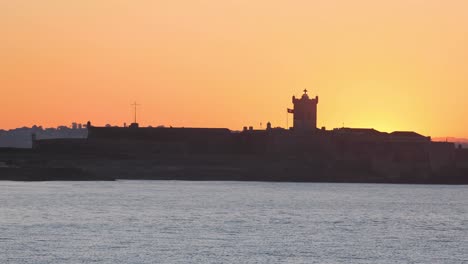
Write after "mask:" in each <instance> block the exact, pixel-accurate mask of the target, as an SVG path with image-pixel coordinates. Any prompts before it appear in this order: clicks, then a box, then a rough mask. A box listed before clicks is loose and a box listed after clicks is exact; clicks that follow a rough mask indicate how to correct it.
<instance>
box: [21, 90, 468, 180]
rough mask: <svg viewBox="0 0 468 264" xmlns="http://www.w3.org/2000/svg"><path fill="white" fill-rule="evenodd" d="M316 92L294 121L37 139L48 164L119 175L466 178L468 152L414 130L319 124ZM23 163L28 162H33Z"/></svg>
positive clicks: (96, 130)
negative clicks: (240, 127) (232, 127)
mask: <svg viewBox="0 0 468 264" xmlns="http://www.w3.org/2000/svg"><path fill="white" fill-rule="evenodd" d="M318 102H319V98H318V96H316V97H315V98H310V97H309V95H308V91H307V90H304V93H303V95H302V96H301V97H300V98H296V97H294V96H293V97H292V103H293V105H294V108H293V109H288V112H289V113H291V114H293V121H294V123H293V127H291V128H288V129H284V128H273V127H272V126H271V124H270V123H268V124H267V127H266V129H261V130H258V129H253V128H252V127H249V128H247V127H244V129H243V130H242V131H231V130H229V129H226V128H175V127H174V128H173V127H156V128H153V127H139V125H138V123H137V122H136V117H135V122H133V123H132V124H131V125H130V126H129V127H96V126H93V125H92V124H91V122H88V125H87V128H88V137H87V138H86V139H43V140H41V139H37V138H35V136H33V149H32V150H31V153H32V154H31V155H32V157H33V158H31V160H32V161H34V160H35V159H37V158H34V155H36V156H37V157H42V162H43V164H42V166H43V167H61V168H64V167H70V168H78V169H81V170H83V171H86V172H87V173H90V174H92V175H107V176H109V177H115V178H121V179H182V180H252V181H255V180H257V181H312V182H314V181H320V182H382V183H454V184H455V183H468V152H467V150H466V149H461V148H456V147H455V145H454V144H453V143H448V142H433V141H431V138H430V137H425V136H422V135H420V134H417V133H415V132H407V131H397V132H393V133H384V132H379V131H377V130H374V129H361V128H344V127H343V128H338V129H333V130H326V129H325V128H322V129H318V128H317V105H318ZM21 166H23V167H24V166H26V167H28V166H31V164H28V162H25V164H22V165H21Z"/></svg>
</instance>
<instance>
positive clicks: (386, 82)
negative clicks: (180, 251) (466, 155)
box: [0, 0, 468, 137]
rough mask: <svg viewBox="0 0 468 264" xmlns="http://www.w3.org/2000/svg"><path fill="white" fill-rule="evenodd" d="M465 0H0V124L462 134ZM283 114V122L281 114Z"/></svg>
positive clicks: (467, 26)
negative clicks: (307, 105) (304, 97)
mask: <svg viewBox="0 0 468 264" xmlns="http://www.w3.org/2000/svg"><path fill="white" fill-rule="evenodd" d="M466 14H468V1H465V0H459V1H457V0H450V1H442V0H438V1H436V0H432V1H431V0H392V1H375V0H355V1H349V0H342V1H338V0H327V1H310V0H304V1H273V0H256V1H251V0H236V1H219V0H210V1H208V0H206V1H205V0H198V1H193V0H191V1H178V0H171V1H157V0H139V1H130V0H128V1H124V0H80V1H62V0H41V1H35V0H30V1H26V0H15V1H0V36H1V38H0V89H1V90H0V92H1V95H0V105H1V113H2V114H1V115H0V128H4V129H8V128H14V127H18V126H24V125H26V126H31V125H33V124H42V125H44V126H56V125H59V124H70V123H71V122H73V121H77V122H83V123H84V122H86V121H88V120H91V121H92V122H93V124H96V125H104V124H106V123H110V124H115V125H122V124H123V123H124V122H127V123H130V122H131V120H132V116H133V113H132V108H131V106H130V104H131V103H132V102H133V101H135V100H136V101H137V102H138V103H140V104H141V105H142V106H141V107H140V112H139V113H140V118H139V122H140V124H142V125H153V126H155V125H161V124H163V125H167V126H169V125H172V126H195V127H228V128H232V129H241V128H242V126H244V125H253V126H255V127H259V124H260V122H263V124H265V123H266V122H267V121H271V122H272V124H273V126H286V113H285V111H286V108H287V107H292V104H291V96H292V95H296V96H299V95H300V94H301V91H302V90H303V89H304V88H308V89H309V90H310V93H311V94H312V95H314V96H315V95H316V94H318V95H319V97H320V103H319V106H318V107H319V108H318V109H319V110H318V111H319V116H318V125H319V126H320V127H321V126H326V127H327V129H331V128H334V127H341V126H342V124H343V123H344V124H345V126H347V127H374V128H376V129H379V130H381V131H393V130H415V131H417V132H419V133H422V134H425V135H432V136H456V137H467V136H468V122H467V120H468V107H467V105H468V104H467V102H468V16H467V15H466ZM291 119H292V118H291V117H290V119H289V120H290V123H289V124H290V125H291V123H292V122H291Z"/></svg>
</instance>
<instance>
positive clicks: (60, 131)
mask: <svg viewBox="0 0 468 264" xmlns="http://www.w3.org/2000/svg"><path fill="white" fill-rule="evenodd" d="M32 134H35V135H36V138H37V139H51V138H86V137H87V136H88V130H87V129H86V128H84V127H83V126H82V125H78V124H74V125H72V127H67V126H59V127H57V128H42V126H33V127H21V128H16V129H11V130H0V147H3V148H4V147H9V148H31V147H32Z"/></svg>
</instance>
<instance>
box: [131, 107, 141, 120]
mask: <svg viewBox="0 0 468 264" xmlns="http://www.w3.org/2000/svg"><path fill="white" fill-rule="evenodd" d="M132 106H133V107H134V111H135V120H134V123H136V122H137V106H140V105H139V104H137V103H136V102H134V103H133V104H132Z"/></svg>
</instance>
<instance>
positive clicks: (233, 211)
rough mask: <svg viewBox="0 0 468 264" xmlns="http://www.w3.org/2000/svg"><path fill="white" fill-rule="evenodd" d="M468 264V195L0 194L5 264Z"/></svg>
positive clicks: (197, 186) (345, 187)
mask: <svg viewBox="0 0 468 264" xmlns="http://www.w3.org/2000/svg"><path fill="white" fill-rule="evenodd" d="M94 262H96V263H468V186H424V185H377V184H323V183H322V184H321V183H259V182H184V181H117V182H78V183H77V182H32V183H29V182H28V183H25V182H0V263H94Z"/></svg>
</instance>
